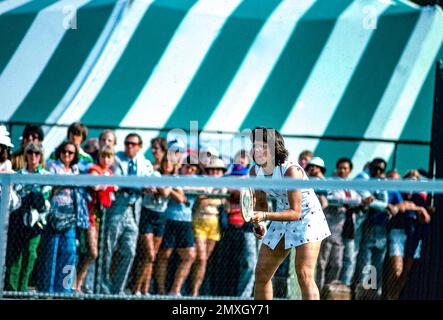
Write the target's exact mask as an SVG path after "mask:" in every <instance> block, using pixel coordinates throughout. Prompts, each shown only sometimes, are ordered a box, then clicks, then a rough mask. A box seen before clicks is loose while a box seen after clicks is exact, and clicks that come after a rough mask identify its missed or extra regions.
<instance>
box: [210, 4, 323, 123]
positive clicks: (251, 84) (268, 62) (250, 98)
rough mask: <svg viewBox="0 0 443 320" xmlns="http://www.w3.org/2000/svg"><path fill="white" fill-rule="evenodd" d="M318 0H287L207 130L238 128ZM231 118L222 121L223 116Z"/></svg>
mask: <svg viewBox="0 0 443 320" xmlns="http://www.w3.org/2000/svg"><path fill="white" fill-rule="evenodd" d="M314 2H315V1H314V0H285V1H283V2H282V3H281V4H280V5H279V6H278V7H277V8H276V9H275V10H274V12H273V13H272V15H271V16H270V17H269V18H268V20H267V21H266V24H265V25H263V27H262V29H261V30H260V32H259V34H258V35H257V37H256V39H255V40H254V43H253V44H252V46H251V47H250V49H249V51H248V53H247V55H246V57H245V58H244V60H243V62H242V64H241V66H240V68H239V69H238V71H237V73H236V75H235V77H234V78H233V80H232V82H231V84H230V85H229V88H228V89H227V91H226V92H225V94H224V96H223V98H222V100H221V101H220V103H219V104H218V106H217V107H216V109H215V111H214V113H213V114H212V116H211V118H210V119H209V121H208V123H207V124H206V126H205V129H206V130H224V131H238V130H239V128H240V126H241V123H242V122H243V120H244V118H245V117H246V116H247V114H248V112H249V110H250V109H251V107H252V106H253V104H254V101H255V100H256V98H257V96H258V95H259V93H260V91H261V89H262V87H263V85H264V84H265V82H266V80H267V79H268V77H269V74H270V73H271V72H272V69H273V68H274V66H275V64H276V63H277V61H278V59H279V57H280V55H281V53H282V51H283V50H284V48H285V46H286V44H287V42H288V40H289V38H290V36H291V34H292V31H293V30H294V28H295V26H296V25H297V23H298V21H299V19H300V18H301V17H302V16H303V15H304V14H305V13H306V11H308V10H309V9H310V8H311V6H312V5H313V4H314ZM227 117H229V121H220V120H221V119H223V120H227V119H226V118H227Z"/></svg>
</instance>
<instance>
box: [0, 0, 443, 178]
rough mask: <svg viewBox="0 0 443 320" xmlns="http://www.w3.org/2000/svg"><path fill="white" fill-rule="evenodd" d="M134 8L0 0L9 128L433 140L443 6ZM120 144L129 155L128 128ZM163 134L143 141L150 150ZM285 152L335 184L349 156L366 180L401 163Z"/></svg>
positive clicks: (406, 152) (203, 0)
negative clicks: (371, 167) (304, 157)
mask: <svg viewBox="0 0 443 320" xmlns="http://www.w3.org/2000/svg"><path fill="white" fill-rule="evenodd" d="M129 4H130V5H128V3H127V1H110V0H94V1H90V0H61V1H54V0H39V1H28V0H14V1H3V2H0V43H1V44H2V50H0V106H1V108H0V121H2V122H9V121H37V122H46V123H59V124H69V123H72V122H73V121H77V120H80V121H82V122H83V123H85V124H87V125H90V126H91V125H99V126H109V127H149V128H158V129H161V128H181V129H190V128H191V124H190V121H198V124H197V125H198V129H199V130H221V131H228V132H237V131H243V130H246V129H252V128H254V127H255V126H268V127H273V128H276V129H278V130H280V131H281V132H282V133H283V134H285V135H313V136H344V137H365V138H379V139H392V140H399V139H400V140H411V139H413V140H422V141H430V137H431V122H432V107H433V91H434V74H435V65H436V60H437V59H439V58H442V57H443V47H442V41H443V13H442V11H441V9H440V8H439V7H425V8H423V7H421V8H419V7H417V6H415V5H413V4H411V3H409V2H407V1H397V0H395V1H394V0H383V1H382V0H355V1H352V0H156V1H154V0H134V1H130V2H129ZM72 12H74V13H75V14H72ZM73 25H74V26H73ZM73 27H75V28H73ZM194 125H195V123H194ZM16 128H17V129H15V130H13V134H14V137H16V138H17V136H18V135H19V134H20V131H21V129H20V130H19V129H18V127H16ZM117 132H118V140H119V141H120V146H121V145H122V144H121V141H122V139H123V137H124V135H125V134H126V133H127V132H128V130H117ZM159 132H160V131H151V132H146V131H140V133H141V134H142V136H143V138H144V141H149V139H151V138H152V137H155V136H156V135H158V134H159ZM97 134H98V130H91V135H92V136H96V135H97ZM65 135H66V129H65V128H61V129H60V128H59V129H57V128H52V129H48V130H47V132H46V139H45V146H46V149H47V152H48V153H49V152H50V151H51V149H53V148H54V147H55V146H56V145H57V144H58V143H59V142H60V141H61V140H62V139H63V138H64V137H65ZM210 138H211V136H209V135H207V136H205V139H210ZM229 138H231V136H225V138H224V139H225V140H226V139H229ZM202 139H203V138H202ZM16 141H17V140H16ZM225 142H226V141H225ZM286 142H287V145H288V148H289V151H290V157H291V158H292V159H296V158H297V156H298V153H299V152H300V151H302V150H305V149H310V150H313V151H314V153H315V154H316V155H318V156H320V157H322V158H323V159H324V160H325V163H326V166H327V167H328V172H327V173H332V171H333V168H334V167H335V161H336V160H337V159H338V158H339V157H349V158H351V159H352V160H353V161H354V165H355V168H356V170H355V171H359V170H360V169H361V168H362V166H363V165H364V163H365V162H366V161H368V160H370V159H372V158H374V157H376V156H379V157H383V158H385V159H386V160H389V162H390V163H391V164H392V161H393V155H394V144H392V143H371V142H354V141H330V140H323V139H307V138H303V139H301V138H289V137H288V138H287V139H286ZM148 147H149V143H145V147H144V148H145V151H146V152H147V153H148V149H147V148H148ZM231 151H236V150H233V149H232V150H231ZM428 154H429V146H426V145H422V146H411V145H400V146H399V147H398V150H397V151H396V155H397V161H396V167H397V169H399V170H400V171H401V173H403V172H404V171H405V170H407V169H411V168H427V165H428Z"/></svg>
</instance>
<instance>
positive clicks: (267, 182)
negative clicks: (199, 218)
mask: <svg viewBox="0 0 443 320" xmlns="http://www.w3.org/2000/svg"><path fill="white" fill-rule="evenodd" d="M0 183H1V184H41V185H71V186H83V187H87V186H93V185H101V184H109V185H118V186H120V187H128V188H145V187H153V186H156V187H157V186H158V187H183V186H187V187H214V188H232V189H241V188H253V189H261V190H270V189H276V190H283V189H308V188H312V189H321V190H328V189H329V190H339V189H352V190H370V191H375V190H388V191H422V190H426V191H428V192H434V193H443V179H435V180H421V181H412V180H346V181H344V180H339V179H328V180H322V181H320V180H295V179H291V178H284V179H279V180H271V179H267V178H249V179H238V178H231V177H226V178H225V177H224V178H211V177H205V178H204V179H201V178H192V177H191V178H190V177H165V176H163V177H127V176H126V177H124V176H112V177H106V176H92V175H77V176H70V177H69V178H67V177H66V176H58V175H34V174H27V175H22V174H5V173H4V174H0Z"/></svg>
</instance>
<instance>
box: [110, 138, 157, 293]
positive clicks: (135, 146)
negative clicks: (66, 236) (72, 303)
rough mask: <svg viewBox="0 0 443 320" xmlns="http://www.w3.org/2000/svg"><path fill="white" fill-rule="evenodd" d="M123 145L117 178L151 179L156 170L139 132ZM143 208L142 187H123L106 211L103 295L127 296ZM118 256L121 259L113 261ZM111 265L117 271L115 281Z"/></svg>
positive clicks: (119, 155) (114, 272) (117, 156)
mask: <svg viewBox="0 0 443 320" xmlns="http://www.w3.org/2000/svg"><path fill="white" fill-rule="evenodd" d="M124 145H125V150H124V151H120V152H117V154H116V157H115V158H116V159H117V165H116V168H115V171H114V175H116V176H151V175H152V174H153V172H154V170H153V167H152V164H151V162H150V161H149V160H147V159H146V158H145V157H144V155H143V152H142V147H143V140H142V138H141V136H140V135H139V134H137V133H129V134H128V135H127V136H126V137H125V140H124ZM141 207H142V189H141V188H120V189H119V190H118V192H117V193H116V196H115V201H114V202H113V203H112V205H111V207H110V208H109V210H108V211H107V215H106V219H105V221H104V223H105V235H104V237H105V243H106V244H107V245H106V246H105V249H104V258H103V261H104V263H103V272H102V274H103V277H104V278H103V280H102V293H112V294H122V293H124V289H125V287H126V282H127V279H128V276H129V272H130V269H131V266H132V262H133V260H134V257H135V253H136V247H137V239H138V235H139V221H140V214H141ZM117 249H118V251H117ZM117 252H118V253H117ZM116 253H117V254H118V257H119V258H118V259H116V260H113V256H114V254H116ZM113 261H115V264H114V263H113ZM111 265H112V267H113V270H114V271H113V276H112V279H111ZM114 267H115V268H114Z"/></svg>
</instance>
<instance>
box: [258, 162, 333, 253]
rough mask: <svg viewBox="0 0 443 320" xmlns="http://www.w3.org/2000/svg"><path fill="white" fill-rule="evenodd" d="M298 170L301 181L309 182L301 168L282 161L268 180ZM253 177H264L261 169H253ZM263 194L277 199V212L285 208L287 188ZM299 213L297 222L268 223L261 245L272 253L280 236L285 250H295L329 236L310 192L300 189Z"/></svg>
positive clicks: (287, 202) (309, 190)
mask: <svg viewBox="0 0 443 320" xmlns="http://www.w3.org/2000/svg"><path fill="white" fill-rule="evenodd" d="M292 166H294V167H299V168H300V169H301V170H302V172H303V180H309V179H308V176H307V175H306V173H305V171H304V170H303V168H301V167H300V166H299V165H298V164H295V163H290V162H285V163H283V164H282V165H281V166H278V167H275V169H274V172H273V174H272V179H282V177H284V175H285V172H286V170H288V168H289V167H292ZM255 173H256V175H257V176H264V172H263V169H262V168H261V167H260V166H255ZM266 194H267V195H268V196H270V197H273V198H275V199H276V200H277V211H282V210H287V209H289V200H288V191H287V189H286V190H284V189H280V190H273V189H271V190H268V191H266ZM301 194H302V203H301V205H302V212H301V218H300V220H295V221H272V222H271V224H270V226H269V227H268V230H267V232H266V235H265V237H264V239H263V243H264V244H265V245H267V246H268V247H269V248H271V249H272V250H274V249H275V247H276V246H277V244H278V243H279V242H280V239H281V238H282V237H285V249H290V248H294V247H298V246H300V245H302V244H305V243H308V242H316V241H321V240H323V239H324V238H326V237H328V236H330V235H331V232H330V230H329V226H328V223H327V221H326V218H325V215H324V214H323V210H322V208H321V205H320V201H319V200H318V198H317V196H316V195H315V192H314V190H313V189H301Z"/></svg>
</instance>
